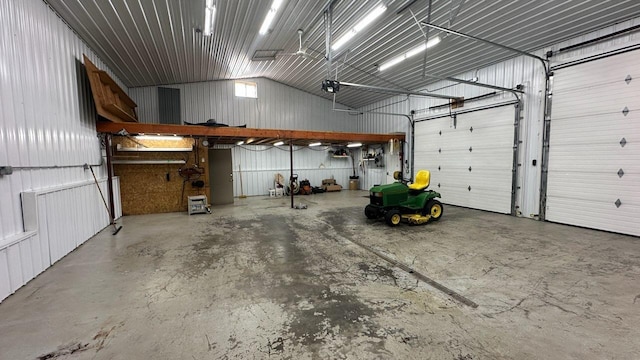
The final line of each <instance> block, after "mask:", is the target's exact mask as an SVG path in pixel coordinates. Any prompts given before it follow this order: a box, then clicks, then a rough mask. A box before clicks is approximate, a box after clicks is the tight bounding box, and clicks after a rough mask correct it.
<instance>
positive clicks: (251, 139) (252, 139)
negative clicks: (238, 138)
mask: <svg viewBox="0 0 640 360" xmlns="http://www.w3.org/2000/svg"><path fill="white" fill-rule="evenodd" d="M255 140H256V139H254V138H248V139H247V141H246V143H247V145H248V144H251V143H252V142H254V141H255Z"/></svg>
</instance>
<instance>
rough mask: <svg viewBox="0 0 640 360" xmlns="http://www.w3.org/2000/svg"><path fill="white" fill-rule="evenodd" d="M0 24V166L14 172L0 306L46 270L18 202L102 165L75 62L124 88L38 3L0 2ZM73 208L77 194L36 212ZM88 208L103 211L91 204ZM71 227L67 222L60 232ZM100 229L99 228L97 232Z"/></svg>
mask: <svg viewBox="0 0 640 360" xmlns="http://www.w3.org/2000/svg"><path fill="white" fill-rule="evenodd" d="M0 19H2V21H0V99H1V103H2V106H0V165H10V166H13V167H14V173H13V174H12V175H8V176H0V199H1V200H2V201H0V299H3V298H4V297H5V296H6V295H7V293H6V291H5V290H6V289H10V292H13V291H15V289H17V287H19V286H22V284H24V283H25V282H26V281H28V280H29V279H30V278H32V277H33V276H35V275H37V274H38V273H40V272H41V271H42V270H43V269H44V268H46V267H47V266H49V264H50V262H49V248H48V247H46V246H48V245H46V246H45V244H44V243H43V241H44V240H43V239H42V238H41V236H40V235H41V234H37V235H32V234H27V233H25V231H24V226H25V224H23V219H22V211H21V201H20V194H21V193H22V192H26V191H39V190H40V189H46V188H52V187H60V186H62V187H65V186H69V184H78V183H82V182H86V181H92V180H93V178H92V176H91V173H90V172H89V171H86V170H84V169H83V168H82V165H83V164H85V163H87V164H93V165H98V164H100V163H101V154H100V142H99V139H98V138H97V136H96V130H95V121H96V115H95V107H94V105H93V99H92V98H91V94H90V89H89V85H88V82H87V79H86V74H85V72H84V67H83V65H82V61H81V59H82V55H83V54H86V55H87V56H88V57H89V58H90V59H91V60H92V61H93V62H94V63H95V64H96V65H97V66H98V67H100V68H101V69H104V70H106V71H108V72H109V73H110V75H111V76H112V77H113V78H114V79H115V81H116V82H117V83H118V84H120V86H122V87H123V88H125V89H126V87H124V85H123V84H122V82H121V81H120V79H118V78H117V77H116V76H115V75H114V74H113V73H112V72H111V70H110V69H108V67H107V66H105V64H104V63H103V62H102V61H101V60H100V59H98V58H97V57H96V55H95V54H94V53H93V51H92V50H91V49H90V48H89V47H88V46H87V45H86V44H85V43H84V42H83V41H82V40H81V39H80V38H78V37H77V35H76V34H75V33H74V32H73V31H72V30H71V29H70V28H69V27H68V26H67V25H66V24H65V23H64V22H63V21H62V20H61V19H60V18H59V17H58V16H57V15H56V14H55V13H54V12H53V11H52V10H51V9H50V8H49V6H48V5H47V4H46V3H45V2H43V1H41V0H23V1H0ZM94 171H96V175H97V176H98V177H99V178H103V177H105V176H106V168H105V167H104V166H96V167H94ZM67 196H68V197H67ZM49 201H50V202H51V204H49ZM79 206H83V205H82V204H81V201H80V200H79V197H78V196H77V194H73V195H72V194H71V193H69V194H68V195H61V197H60V198H59V199H58V198H56V199H55V201H54V200H53V199H47V206H43V207H42V209H39V212H40V213H41V216H43V217H46V216H47V215H51V214H58V213H65V212H67V211H68V209H73V208H74V207H79ZM87 206H88V207H90V208H98V209H99V208H100V207H102V206H103V205H102V201H101V200H99V199H94V202H92V203H90V204H87ZM47 209H48V210H47ZM47 211H50V212H51V213H48V212H47ZM52 216H53V215H52ZM75 224H76V220H73V221H70V222H69V223H68V224H64V223H61V224H60V226H69V227H72V226H76V225H75ZM107 224H108V221H103V222H102V223H101V224H100V225H101V228H103V227H104V226H106V225H107ZM27 235H29V236H27ZM78 236H79V235H74V236H72V238H73V239H74V241H76V242H77V241H84V240H86V239H87V238H88V237H87V238H84V239H82V240H79V237H78ZM16 239H19V240H20V241H17V242H16V241H14V240H16ZM7 244H11V245H7ZM29 249H30V250H29ZM43 254H46V258H45V257H44V255H43ZM3 259H4V260H3ZM18 268H19V269H20V270H18ZM29 269H31V270H29ZM7 279H10V281H11V283H8V282H7Z"/></svg>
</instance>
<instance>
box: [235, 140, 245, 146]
mask: <svg viewBox="0 0 640 360" xmlns="http://www.w3.org/2000/svg"><path fill="white" fill-rule="evenodd" d="M236 145H244V141H242V140H240V141H238V142H237V143H236Z"/></svg>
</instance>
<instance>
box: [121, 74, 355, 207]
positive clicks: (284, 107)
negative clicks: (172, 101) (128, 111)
mask: <svg viewBox="0 0 640 360" xmlns="http://www.w3.org/2000/svg"><path fill="white" fill-rule="evenodd" d="M243 81H255V82H256V83H257V85H258V98H257V99H252V98H241V97H236V96H235V94H234V82H233V81H229V80H224V81H209V82H200V83H191V84H180V85H171V86H170V87H172V88H177V89H180V97H181V108H182V119H183V121H187V122H194V123H197V122H205V121H207V120H208V119H215V120H216V121H217V122H219V123H222V124H227V125H232V126H236V125H244V124H246V125H247V127H250V128H268V129H296V130H322V131H343V132H345V131H346V132H353V131H356V125H357V120H358V119H357V116H351V115H349V114H347V113H344V112H336V111H333V110H331V109H332V103H331V102H330V101H328V100H326V99H323V98H321V97H319V96H315V95H312V94H309V93H306V92H304V91H300V90H297V89H294V88H292V87H290V86H286V85H283V84H280V83H277V82H275V81H272V80H269V79H264V78H258V79H248V80H247V79H245V80H243ZM129 95H130V96H131V98H132V99H133V100H134V101H135V102H136V103H137V104H138V107H139V108H138V115H139V117H140V121H141V122H145V123H157V122H158V118H159V115H158V111H159V106H158V90H157V87H155V86H154V87H144V88H131V89H129ZM232 148H233V151H232V156H233V170H234V178H235V179H239V177H238V175H239V174H238V164H240V165H241V166H242V172H243V181H244V193H245V195H266V194H268V189H269V188H273V177H274V175H275V174H276V173H281V174H283V175H284V176H285V178H286V179H288V178H289V152H288V146H287V145H286V144H285V145H284V146H281V147H279V148H274V147H272V146H251V145H248V146H234V147H232ZM294 167H295V173H297V174H298V175H299V176H300V179H305V178H307V179H309V180H310V181H311V184H312V185H314V186H320V185H321V180H322V179H323V178H329V177H331V176H332V175H333V176H334V177H335V179H336V181H337V182H338V183H339V184H341V185H342V186H345V187H346V186H348V183H349V175H351V174H352V170H351V169H352V167H351V159H345V158H332V157H331V156H330V154H329V153H328V151H327V150H325V149H317V148H315V149H309V148H298V147H296V151H295V153H294ZM234 195H235V196H238V195H240V182H239V181H235V184H234Z"/></svg>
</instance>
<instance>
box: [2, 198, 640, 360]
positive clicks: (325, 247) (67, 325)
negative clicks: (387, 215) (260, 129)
mask: <svg viewBox="0 0 640 360" xmlns="http://www.w3.org/2000/svg"><path fill="white" fill-rule="evenodd" d="M366 195H367V193H366V192H360V191H343V192H342V193H331V194H318V195H313V196H307V197H300V198H297V199H296V201H298V200H299V201H303V202H305V203H307V204H308V205H309V208H308V209H307V210H292V209H289V208H288V206H287V205H288V199H265V198H260V197H256V198H249V199H243V200H236V204H235V205H233V206H226V207H218V208H214V213H213V214H212V215H197V216H195V215H194V216H187V215H186V214H182V213H173V214H158V215H145V216H131V217H125V218H124V219H123V220H122V223H123V225H124V228H123V229H122V231H120V233H119V234H118V235H116V236H111V229H106V230H105V231H103V232H102V233H100V234H98V235H97V236H96V237H95V238H93V239H91V240H89V241H88V242H86V243H85V244H84V245H83V246H81V247H80V248H78V249H77V250H76V251H74V252H73V253H71V254H69V255H67V256H66V257H65V258H63V259H62V260H60V261H59V262H58V263H56V264H55V265H54V266H53V267H52V268H50V269H49V270H47V271H46V272H45V273H43V274H41V275H40V276H39V277H37V278H36V279H34V280H33V281H31V282H30V283H29V284H27V285H26V286H25V287H23V288H22V289H20V290H19V291H18V292H17V293H16V294H14V295H13V296H11V297H9V298H8V299H6V300H5V301H4V302H3V303H2V304H0V358H1V359H191V360H193V359H196V360H200V359H227V358H228V359H232V358H237V359H264V358H274V359H280V358H284V359H311V358H318V359H376V358H395V359H456V360H463V359H464V360H469V359H638V358H640V340H639V338H638V335H639V334H640V332H639V331H638V329H640V328H639V327H638V323H640V239H638V238H635V237H629V236H623V235H616V234H610V233H605V232H599V231H592V230H587V229H580V228H575V227H569V226H563V225H558V224H550V223H542V222H537V221H532V220H528V219H518V218H514V217H510V216H506V215H499V214H492V213H487V212H482V211H475V210H469V209H462V208H456V207H446V206H445V212H444V215H443V218H442V220H441V221H439V222H435V223H431V224H427V225H423V226H408V225H402V226H400V227H397V228H389V227H387V226H386V225H385V224H384V223H383V222H372V221H368V220H366V219H365V217H364V214H363V208H364V205H365V204H366V203H367V201H368V200H367V199H366V198H365V196H366ZM351 240H355V241H357V242H359V243H361V244H363V245H365V246H370V247H371V249H373V250H375V251H379V252H380V253H382V254H384V255H386V256H388V257H390V258H393V259H395V260H397V261H400V262H401V263H403V264H406V265H408V266H410V267H411V268H413V269H414V270H415V271H417V272H419V273H422V274H424V275H426V276H429V277H431V278H432V279H434V280H436V281H438V282H439V283H441V284H443V285H445V286H447V287H449V288H451V289H454V290H456V291H457V292H459V293H460V294H461V295H463V296H465V297H467V298H468V299H470V300H472V301H473V302H475V303H477V304H478V305H479V306H478V307H477V308H472V307H469V306H466V305H463V304H460V303H459V302H457V301H455V300H453V299H451V298H450V297H448V296H447V295H445V294H444V293H442V292H440V291H438V290H436V289H434V288H432V287H430V286H428V285H426V284H425V283H423V282H420V281H417V280H416V278H415V277H414V276H413V275H412V274H409V273H408V272H406V271H404V270H401V269H400V268H398V267H394V266H392V265H391V264H390V263H389V262H387V261H385V260H383V259H382V258H380V257H379V256H376V255H375V254H373V253H372V252H370V251H368V250H367V249H365V248H363V247H362V246H358V245H356V244H354V243H353V242H352V241H351ZM634 329H635V330H634Z"/></svg>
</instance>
